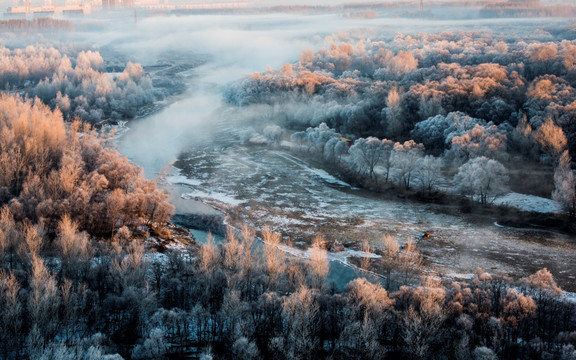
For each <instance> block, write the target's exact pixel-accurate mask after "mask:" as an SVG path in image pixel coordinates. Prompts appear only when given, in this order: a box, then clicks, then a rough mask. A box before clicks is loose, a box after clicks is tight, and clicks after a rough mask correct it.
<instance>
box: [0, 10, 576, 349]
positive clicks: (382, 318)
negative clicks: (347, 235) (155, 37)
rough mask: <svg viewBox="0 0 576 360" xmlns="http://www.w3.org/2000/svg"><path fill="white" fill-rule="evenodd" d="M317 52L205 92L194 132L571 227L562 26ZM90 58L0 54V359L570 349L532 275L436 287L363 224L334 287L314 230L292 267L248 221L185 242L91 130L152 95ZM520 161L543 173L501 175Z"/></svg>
mask: <svg viewBox="0 0 576 360" xmlns="http://www.w3.org/2000/svg"><path fill="white" fill-rule="evenodd" d="M169 20H170V21H172V19H169ZM9 26H16V25H9ZM379 38H380V39H379ZM325 41H326V43H327V46H325V47H324V48H321V49H317V50H305V51H304V52H302V54H301V56H300V59H299V61H296V62H293V63H287V64H286V65H284V66H282V67H281V68H280V69H278V70H274V69H269V70H267V71H265V72H262V73H255V74H252V75H249V76H247V77H244V78H243V79H241V80H239V81H237V82H234V83H231V84H228V85H227V86H225V87H224V94H223V96H224V100H225V102H226V104H219V105H222V108H224V110H222V109H219V110H221V112H219V113H217V114H210V118H209V120H206V121H213V122H215V123H217V125H221V123H219V121H222V119H220V118H216V119H214V117H217V116H219V115H222V116H230V114H233V115H232V116H233V117H234V120H235V121H236V122H233V123H232V125H236V124H239V128H240V125H245V124H240V123H241V122H242V121H241V120H245V119H248V120H247V122H249V124H250V126H251V127H250V128H240V129H235V130H236V131H230V130H229V128H226V127H224V126H222V128H223V129H224V130H222V131H226V132H228V134H227V135H228V136H230V137H238V138H239V139H240V140H242V141H244V142H245V143H250V141H251V139H253V138H254V135H261V137H262V138H264V139H265V141H264V143H265V145H264V146H263V145H262V143H258V144H250V146H251V147H253V148H258V147H259V148H262V147H269V148H270V149H271V150H274V151H275V150H277V149H281V148H282V149H284V150H285V151H286V152H287V153H288V152H289V153H290V154H295V155H297V156H298V157H301V158H303V159H314V161H316V162H317V163H320V164H321V165H322V167H323V168H326V169H328V170H329V171H330V172H331V173H333V174H335V175H336V176H338V177H339V178H342V179H345V180H346V181H348V182H350V184H352V185H353V186H359V187H363V188H364V189H367V190H371V191H374V193H377V192H390V193H393V194H401V195H404V196H405V195H411V194H416V195H417V197H418V199H419V200H425V201H431V202H432V201H436V200H437V199H438V198H440V197H442V196H447V194H449V195H450V196H456V197H462V198H463V199H470V200H471V201H474V205H473V206H475V207H479V208H485V207H489V206H490V204H491V203H492V202H493V201H494V199H496V198H497V197H498V196H500V195H502V194H503V193H504V192H507V191H511V190H512V191H521V190H522V191H526V189H528V191H530V192H532V193H533V194H535V195H539V196H545V197H551V198H553V199H555V200H557V201H558V202H559V203H560V204H561V205H562V209H561V211H562V212H563V213H562V214H556V215H555V216H558V217H562V218H566V219H569V220H568V223H569V224H572V223H573V219H574V216H575V215H576V179H575V177H574V171H573V160H572V159H573V158H574V156H576V128H575V127H574V124H575V121H576V90H575V88H576V27H575V26H574V25H567V26H565V27H562V28H560V29H559V28H557V27H551V28H549V29H544V30H537V31H535V32H534V33H532V34H530V35H527V36H522V37H520V36H519V35H517V34H509V35H506V34H496V33H492V32H489V31H462V32H443V33H414V34H411V35H404V34H396V35H395V36H393V37H387V36H385V35H380V34H379V33H377V32H375V33H372V31H369V30H366V29H362V30H360V31H349V32H341V33H334V34H332V35H329V36H327V37H326V38H325ZM119 42H120V41H119ZM108 50H109V49H108ZM102 54H104V52H100V51H99V50H98V49H95V48H92V49H91V50H89V48H88V47H83V46H81V45H78V44H74V43H71V44H59V45H47V44H36V45H30V46H27V47H25V48H21V47H15V46H1V47H0V88H2V89H3V91H2V95H0V169H2V171H1V172H0V309H2V311H0V358H1V359H43V360H52V359H54V360H56V359H58V360H60V359H64V360H66V359H70V360H71V359H83V360H98V359H102V360H104V359H107V360H119V359H135V360H136V359H186V358H198V359H203V360H209V359H239V358H240V359H245V360H251V359H278V360H283V359H286V360H288V359H384V358H390V359H407V360H408V359H442V360H451V359H455V360H460V359H462V360H468V359H474V360H492V359H510V360H512V359H557V360H568V359H576V302H575V301H574V299H573V298H570V297H569V296H567V294H566V293H565V292H564V291H563V290H562V289H561V288H560V286H559V285H558V284H557V283H556V281H555V280H554V276H553V274H552V273H551V272H550V271H549V270H548V269H546V268H544V266H542V269H541V270H539V271H536V272H534V273H533V274H531V275H528V276H522V277H515V278H513V277H512V276H509V275H507V274H506V273H505V272H501V271H498V269H497V268H492V269H494V271H492V269H489V270H484V269H482V268H478V269H477V270H476V271H475V272H474V273H473V274H469V275H470V276H469V277H468V278H467V279H466V280H462V281H456V280H454V281H452V280H447V279H449V278H443V274H436V273H435V272H434V271H430V268H429V267H428V264H426V260H425V259H424V256H423V253H422V252H421V251H420V248H419V247H418V246H417V244H416V243H414V242H412V241H407V242H405V241H404V240H405V239H400V238H395V237H393V236H391V235H389V234H382V238H381V241H380V242H379V247H378V248H372V249H370V245H369V244H368V243H367V242H366V243H362V244H359V249H360V250H362V251H361V252H358V253H359V254H361V255H359V256H357V257H356V258H354V260H352V261H353V262H354V266H353V267H352V268H353V269H354V271H356V273H355V279H354V280H352V281H350V282H349V283H348V284H347V285H346V286H345V287H344V289H343V290H342V289H339V288H338V287H337V286H336V284H335V283H334V282H332V281H331V280H329V276H328V275H329V272H330V266H331V264H330V261H329V253H330V252H331V250H333V249H334V245H335V244H334V243H332V240H333V239H327V238H324V237H323V236H322V234H317V236H315V237H314V239H313V241H312V242H311V244H310V246H309V247H307V248H306V256H302V257H298V256H291V255H290V253H289V252H287V251H285V249H286V246H287V245H288V244H287V243H285V242H284V238H285V237H284V234H282V233H280V232H278V231H273V230H271V229H270V228H269V227H266V226H262V227H258V228H256V227H251V226H249V225H248V224H246V225H238V224H237V223H228V224H224V223H223V224H219V225H221V226H222V227H223V228H225V229H226V230H225V234H223V240H222V241H218V240H217V239H216V237H213V236H212V235H210V234H209V235H208V237H207V241H206V243H204V244H200V243H197V242H195V241H194V240H193V239H192V236H191V235H190V233H189V232H188V231H187V230H186V229H183V228H179V227H177V226H175V225H174V224H173V223H171V221H172V219H173V218H172V217H173V215H174V213H175V207H174V205H172V204H170V202H169V201H168V199H169V194H168V192H167V191H166V190H164V189H163V188H162V186H161V185H160V184H158V183H157V182H156V181H154V180H150V179H147V178H146V177H145V176H144V173H143V169H142V168H140V167H139V166H137V165H135V164H133V163H132V162H131V161H130V160H129V159H128V158H127V157H125V156H123V155H122V154H120V152H119V151H118V150H117V149H118V141H117V134H116V133H115V131H114V130H110V128H111V127H107V126H102V125H104V124H113V123H115V122H118V121H119V120H127V119H133V118H135V117H138V115H140V114H142V110H143V109H145V108H147V107H149V106H154V105H155V104H157V103H158V102H159V101H161V100H163V99H165V98H166V97H168V96H169V95H170V93H169V89H168V88H167V87H163V86H160V85H161V84H162V83H159V82H155V80H157V79H153V77H152V76H151V75H150V73H149V72H147V71H146V66H145V65H142V64H140V63H137V62H136V61H133V62H132V61H126V62H125V63H124V64H123V66H122V68H121V69H120V68H116V67H113V66H110V65H109V63H108V61H109V59H105V58H104V56H103V55H102ZM225 60H226V63H227V64H228V61H230V60H228V59H225ZM191 62H193V61H192V60H191ZM155 66H158V67H162V66H163V65H158V64H155ZM227 66H228V65H227ZM165 81H167V82H168V83H170V81H172V80H171V79H167V80H165ZM159 84H160V85H159ZM209 85H210V86H206V88H210V89H212V88H217V86H214V84H213V83H210V84H209ZM167 86H168V85H167ZM170 86H171V85H170ZM206 88H201V90H202V91H207V90H206ZM205 99H209V98H208V97H206V98H202V100H205ZM206 101H208V100H206ZM192 104H193V106H198V103H196V102H193V103H192ZM226 111H229V112H226ZM186 116H190V115H189V114H186ZM141 120H142V119H138V118H137V119H134V121H135V122H137V121H141ZM227 125H228V124H227ZM176 130H178V131H182V132H183V133H185V134H186V132H185V131H184V130H182V129H180V128H179V129H176ZM187 130H189V129H187ZM195 130H196V129H195ZM202 134H203V133H202ZM212 135H213V134H212ZM206 137H208V136H206ZM154 140H155V139H143V140H142V141H151V142H152V141H154ZM174 141H176V140H174ZM223 148H224V146H221V147H219V148H217V151H219V152H223V151H224V149H223ZM231 149H232V151H234V150H235V148H234V147H231ZM203 151H204V150H203ZM206 152H208V151H207V150H206ZM532 169H539V170H542V171H543V173H544V176H543V178H544V179H546V181H547V182H546V183H540V182H538V181H539V180H541V178H537V179H536V180H537V181H536V182H529V181H528V180H529V179H528V177H526V180H525V183H524V184H520V183H518V182H517V181H515V179H516V180H517V179H518V178H519V177H520V178H521V177H522V176H524V175H523V174H525V173H526V172H527V171H529V170H532ZM522 171H524V172H522ZM161 175H162V174H161ZM213 175H214V176H216V174H213ZM446 183H448V185H446ZM534 184H538V186H534ZM162 185H165V184H162ZM233 185H235V186H236V185H237V186H241V185H242V184H233ZM522 185H523V186H524V187H522ZM350 191H352V190H350ZM280 196H286V197H288V195H287V194H283V193H282V194H280ZM451 200H453V198H452V199H451ZM408 201H412V199H408ZM269 215H270V217H271V216H272V215H273V214H269ZM346 215H348V214H346ZM350 215H351V216H352V215H354V214H350ZM263 217H264V218H266V217H267V216H263ZM264 220H265V219H264ZM362 221H363V220H362ZM360 222H361V221H359V223H360ZM226 225H228V226H227V227H226ZM359 228H360V227H359ZM474 229H476V228H474ZM552 230H558V229H552ZM562 230H566V229H562ZM567 230H572V231H574V229H573V228H568V229H567ZM294 240H296V239H294ZM488 240H493V239H488ZM305 245H306V246H307V244H305ZM340 245H341V244H340ZM301 246H302V244H301ZM362 254H364V255H362ZM366 255H377V256H366ZM511 275H513V274H511Z"/></svg>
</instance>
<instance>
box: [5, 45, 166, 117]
mask: <svg viewBox="0 0 576 360" xmlns="http://www.w3.org/2000/svg"><path fill="white" fill-rule="evenodd" d="M0 84H1V85H0V86H1V87H2V88H3V89H4V90H5V91H8V92H12V93H19V94H26V95H27V96H28V97H30V98H34V97H37V98H39V99H40V100H42V101H43V102H44V103H45V104H48V105H50V106H51V107H52V108H58V109H59V110H60V111H61V112H62V114H63V115H64V117H65V119H67V120H72V119H74V118H75V117H77V118H80V119H81V120H83V121H87V122H88V123H90V124H100V123H102V122H103V121H104V122H107V123H111V122H112V123H113V122H116V121H118V120H122V119H130V118H133V117H135V116H136V115H138V114H139V113H138V112H139V111H141V110H142V108H144V107H146V106H150V105H152V104H153V103H154V102H155V101H159V100H162V99H163V98H164V97H165V96H166V95H167V93H166V89H163V88H162V87H155V86H154V84H153V81H152V79H151V78H150V76H149V75H148V74H146V73H144V70H143V68H142V65H140V64H136V63H132V62H128V63H127V64H126V66H125V68H124V69H123V70H122V71H120V72H114V69H112V71H110V70H109V69H107V68H106V65H105V63H104V59H103V58H102V56H101V55H100V53H99V52H98V51H91V50H85V49H82V46H78V45H75V44H64V45H60V46H56V47H55V46H47V45H37V46H33V45H29V46H27V47H25V48H8V47H5V46H2V47H0Z"/></svg>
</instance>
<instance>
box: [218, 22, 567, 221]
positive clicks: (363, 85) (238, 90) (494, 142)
mask: <svg viewBox="0 0 576 360" xmlns="http://www.w3.org/2000/svg"><path fill="white" fill-rule="evenodd" d="M363 36H365V35H362V34H361V35H358V34H355V33H338V34H335V35H332V36H330V37H328V38H327V39H326V40H327V42H328V43H329V44H330V45H329V46H328V47H327V48H324V49H320V50H318V51H316V52H314V51H312V50H307V51H304V52H303V53H302V55H301V56H300V61H299V62H297V63H295V64H286V65H284V66H283V67H282V68H281V69H279V70H277V71H276V70H271V71H268V72H265V73H256V74H253V75H252V76H250V77H248V78H245V79H244V80H242V81H240V82H238V83H236V84H233V85H231V86H230V87H229V88H228V90H227V91H226V94H225V99H226V100H227V101H228V102H229V103H230V104H233V105H236V106H240V107H245V108H247V109H250V106H251V105H253V106H258V108H257V109H258V110H257V112H259V114H258V115H257V116H260V117H262V118H264V119H265V121H269V119H270V118H272V119H275V120H274V121H275V122H276V123H277V124H278V125H279V126H281V127H285V128H288V129H290V130H292V131H296V133H294V134H293V135H292V142H293V143H296V144H297V145H298V148H299V149H302V148H304V149H306V150H307V151H308V152H312V153H314V154H320V155H324V157H325V158H326V159H327V160H328V161H330V162H332V163H335V164H336V165H337V166H339V167H344V168H345V169H347V170H352V171H355V172H356V177H357V178H359V179H360V181H363V182H366V179H368V180H369V181H371V182H372V183H374V182H377V181H381V182H388V180H390V179H392V180H395V181H396V182H397V183H401V184H403V185H405V187H406V188H408V187H409V186H410V177H411V175H410V174H412V175H414V174H416V173H417V171H415V170H417V168H416V169H405V168H404V166H403V165H402V164H405V165H408V166H416V164H417V161H416V160H418V159H419V158H424V156H425V155H426V156H428V157H429V159H428V164H427V165H424V164H422V166H420V167H419V168H420V170H421V169H422V168H424V169H425V170H424V172H426V171H428V170H426V168H427V169H429V172H428V174H423V175H422V171H420V176H419V177H417V176H413V178H414V179H418V180H419V181H420V182H423V187H424V188H426V187H427V188H428V190H432V187H433V184H431V183H430V182H429V181H428V180H427V179H425V178H426V177H429V178H432V179H436V180H435V181H437V179H440V178H441V172H440V167H442V166H450V167H453V170H449V171H448V174H447V176H452V175H453V174H455V173H456V172H462V173H463V174H462V176H460V177H457V178H455V179H454V181H455V182H456V183H457V184H461V185H464V186H458V190H459V191H461V192H462V193H464V194H471V195H473V196H476V197H478V198H479V199H480V201H481V202H486V201H490V200H489V197H490V196H492V194H489V196H488V197H486V196H485V195H486V194H484V193H483V191H482V190H478V186H477V185H473V184H470V183H469V180H470V178H475V177H477V176H469V175H470V174H471V171H473V170H474V169H478V168H479V166H478V165H479V164H483V163H487V162H488V161H492V162H496V163H497V164H495V165H494V166H491V167H492V168H493V169H499V170H498V171H497V172H498V173H500V174H501V175H502V176H498V177H499V178H500V180H501V181H499V183H502V184H503V185H506V183H507V181H508V174H507V170H506V169H507V168H510V167H512V168H515V169H518V166H519V164H523V163H532V164H534V166H535V165H536V164H537V163H544V165H545V166H550V165H553V166H556V168H557V170H556V174H555V175H554V187H555V189H556V190H555V192H554V194H555V195H554V198H555V199H557V200H558V201H560V202H561V203H562V204H563V205H564V206H565V208H566V209H567V211H569V212H570V213H572V214H573V213H574V212H575V209H576V207H575V204H576V197H575V195H574V194H575V192H574V187H575V186H576V182H575V181H574V175H573V173H572V171H571V169H570V166H569V165H568V166H566V165H562V164H561V162H562V161H564V162H565V163H567V164H570V163H571V157H573V156H574V155H575V154H576V127H575V124H576V101H575V99H576V90H575V87H576V42H575V41H574V40H573V39H575V38H576V37H575V36H574V33H573V29H572V28H571V27H570V26H568V27H563V28H554V29H549V31H545V30H539V31H536V32H535V33H534V34H531V35H528V36H526V37H523V38H520V37H518V36H517V35H511V36H495V35H494V34H492V33H489V32H486V33H479V32H472V31H470V32H460V33H439V34H429V33H419V34H415V35H403V34H396V35H395V36H394V37H393V38H392V39H386V41H384V40H378V36H372V37H371V39H366V38H364V37H363ZM542 39H545V40H542ZM571 39H572V40H571ZM262 113H265V115H261V114H262ZM306 128H307V129H306ZM304 129H306V130H305V131H302V130H304ZM348 140H351V142H350V141H348ZM375 140H379V143H378V142H377V141H375ZM339 142H340V143H339ZM342 142H348V143H349V145H351V144H354V145H353V146H352V147H351V148H350V149H347V147H346V146H345V145H344V144H342ZM406 147H408V148H409V149H410V150H411V151H409V152H407V151H403V153H404V154H408V153H410V155H409V156H408V157H409V158H410V159H408V160H407V161H403V160H402V159H401V158H402V157H403V158H404V160H406V156H394V154H395V153H396V154H399V153H400V152H401V151H399V150H406ZM412 150H415V151H416V153H417V154H416V153H414V151H412ZM564 151H568V152H567V153H566V154H564V155H563V153H564ZM335 159H336V161H335ZM561 159H564V160H561ZM418 161H423V160H418ZM394 162H395V164H394ZM474 162H475V163H476V164H474ZM411 164H412V165H411ZM464 165H466V167H464V168H463V166H464ZM480 167H484V166H482V165H481V166H480ZM501 167H504V169H502V168H501ZM433 168H436V169H437V170H435V173H434V174H432V173H430V171H433ZM484 168H485V167H484ZM391 169H392V172H391ZM413 170H414V171H413ZM406 171H408V176H406V175H407V173H406ZM571 174H572V175H571ZM423 176H424V177H425V178H424V179H422V177H423ZM488 176H489V177H491V175H488ZM551 178H552V176H550V179H549V180H548V181H549V182H550V183H551V182H552V179H551ZM382 180H384V181H382ZM488 182H490V180H488ZM470 187H474V188H475V189H476V190H474V191H472V189H470ZM502 191H503V187H501V186H497V187H495V188H493V189H492V192H496V193H498V192H502ZM548 191H550V190H548ZM548 194H550V193H549V192H548Z"/></svg>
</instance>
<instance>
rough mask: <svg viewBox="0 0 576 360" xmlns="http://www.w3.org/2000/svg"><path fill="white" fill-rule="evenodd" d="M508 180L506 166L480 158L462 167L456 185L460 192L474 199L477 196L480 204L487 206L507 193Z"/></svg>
mask: <svg viewBox="0 0 576 360" xmlns="http://www.w3.org/2000/svg"><path fill="white" fill-rule="evenodd" d="M508 179H509V178H508V170H507V169H506V168H505V167H504V165H502V164H501V163H500V162H498V161H497V160H493V159H488V158H487V157H485V156H480V157H477V158H473V159H471V160H469V161H468V162H467V163H465V164H464V165H462V166H460V168H459V169H458V173H457V174H456V175H455V176H454V183H455V184H456V188H457V190H458V191H460V192H462V193H463V194H468V195H471V196H473V197H474V196H476V195H477V196H478V199H479V200H480V202H481V203H482V204H486V203H488V202H489V201H493V200H494V198H496V197H497V196H498V195H500V194H502V193H503V192H504V191H505V189H506V184H507V183H508Z"/></svg>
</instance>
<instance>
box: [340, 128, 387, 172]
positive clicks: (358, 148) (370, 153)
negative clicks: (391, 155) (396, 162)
mask: <svg viewBox="0 0 576 360" xmlns="http://www.w3.org/2000/svg"><path fill="white" fill-rule="evenodd" d="M385 151H389V150H388V149H387V147H386V144H385V143H384V142H383V141H382V140H380V139H378V138H375V137H369V138H366V139H364V138H362V139H358V140H356V141H355V142H354V145H352V146H351V147H350V150H349V153H350V161H351V166H352V167H353V168H355V169H357V171H358V173H360V174H366V175H368V177H369V178H370V180H372V181H376V180H377V177H376V172H375V171H374V169H375V168H376V165H378V164H380V162H381V161H382V158H383V156H384V152H385Z"/></svg>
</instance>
